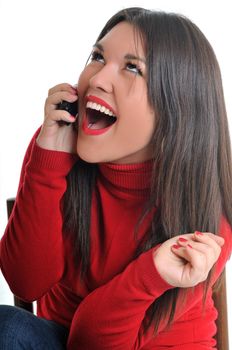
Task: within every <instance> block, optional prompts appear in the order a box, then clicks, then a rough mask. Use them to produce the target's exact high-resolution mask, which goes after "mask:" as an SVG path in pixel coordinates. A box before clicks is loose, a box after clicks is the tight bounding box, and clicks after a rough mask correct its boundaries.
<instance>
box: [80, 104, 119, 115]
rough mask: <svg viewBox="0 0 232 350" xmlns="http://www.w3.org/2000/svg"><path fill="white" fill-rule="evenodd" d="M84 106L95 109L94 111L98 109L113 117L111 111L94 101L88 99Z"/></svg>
mask: <svg viewBox="0 0 232 350" xmlns="http://www.w3.org/2000/svg"><path fill="white" fill-rule="evenodd" d="M86 108H91V109H95V110H96V111H100V112H102V113H104V114H106V115H109V116H110V117H115V115H114V114H113V112H112V111H110V110H109V109H108V108H106V107H105V106H102V105H100V104H99V103H96V102H92V101H88V102H87V104H86Z"/></svg>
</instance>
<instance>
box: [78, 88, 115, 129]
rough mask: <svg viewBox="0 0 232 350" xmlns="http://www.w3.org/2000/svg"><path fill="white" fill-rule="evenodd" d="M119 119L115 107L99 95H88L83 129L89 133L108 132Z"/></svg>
mask: <svg viewBox="0 0 232 350" xmlns="http://www.w3.org/2000/svg"><path fill="white" fill-rule="evenodd" d="M116 121H117V117H116V113H115V112H114V110H113V108H112V107H111V106H110V105H109V104H108V103H107V102H105V101H104V100H102V99H100V98H99V97H97V96H92V95H89V96H87V97H86V113H85V117H84V120H83V123H82V130H83V131H84V133H85V134H87V135H100V134H103V133H105V132H107V131H108V130H109V129H110V128H111V127H112V125H113V124H114V123H115V122H116Z"/></svg>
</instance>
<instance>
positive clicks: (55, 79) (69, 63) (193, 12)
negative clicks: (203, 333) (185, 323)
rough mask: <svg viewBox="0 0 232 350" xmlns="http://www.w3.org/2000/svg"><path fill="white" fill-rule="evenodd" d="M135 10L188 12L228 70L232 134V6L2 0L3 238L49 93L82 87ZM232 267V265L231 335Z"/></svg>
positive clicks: (0, 299)
mask: <svg viewBox="0 0 232 350" xmlns="http://www.w3.org/2000/svg"><path fill="white" fill-rule="evenodd" d="M128 6H142V7H146V8H150V9H156V10H165V11H173V12H180V13H182V14H184V15H187V16H188V17H189V18H190V19H192V20H193V21H194V22H195V23H196V24H197V25H198V26H199V27H200V29H201V30H202V31H203V32H204V34H205V35H206V36H207V38H208V39H209V41H210V42H211V44H212V46H213V48H214V50H215V52H216V55H217V58H218V61H219V64H220V66H221V72H222V77H223V85H224V92H225V99H226V105H227V111H228V117H229V123H230V128H232V105H231V96H230V95H229V93H230V92H231V88H230V84H231V80H232V79H231V78H232V74H231V64H232V50H231V34H230V33H231V32H232V19H231V10H230V0H221V1H214V0H211V1H210V0H205V1H203V0H201V1H198V0H195V1H191V2H190V1H188V0H173V1H171V0H170V1H167V0H166V1H165V0H156V1H149V0H143V1H132V0H127V1H126V0H124V1H123V0H117V1H112V2H110V1H106V0H98V1H81V0H63V1H62V0H40V1H33V0H20V1H18V0H0V45H1V46H0V121H1V124H0V237H1V236H2V234H3V231H4V227H5V225H6V222H7V214H6V206H5V201H6V198H8V197H11V196H15V194H16V190H17V183H18V178H19V172H20V168H21V163H22V159H23V155H24V152H25V149H26V147H27V144H28V142H29V140H30V138H31V136H32V135H33V133H34V131H35V130H36V129H37V127H38V126H39V125H40V124H41V123H42V120H43V105H44V100H45V98H46V95H47V90H48V89H49V88H50V87H52V86H53V85H55V84H58V83H60V82H69V83H72V84H74V83H76V82H77V79H78V75H79V73H80V72H81V70H82V69H83V66H84V64H85V62H86V59H87V57H88V55H89V53H90V50H91V48H92V45H93V44H94V42H95V40H96V38H97V35H98V33H99V32H100V30H101V29H102V27H103V26H104V24H105V22H106V21H107V20H108V18H109V17H110V16H111V15H113V14H114V13H115V12H117V11H118V10H120V9H122V8H125V7H128ZM231 267H232V262H231V261H230V262H229V263H228V265H227V277H228V278H227V284H228V293H227V294H228V304H229V310H228V311H229V312H228V314H229V325H230V329H232V318H231V314H232V303H231V300H230V299H231V298H230V296H231V295H232V284H231V280H232V271H231V270H232V268H231ZM4 303H12V295H11V293H10V291H9V289H8V287H7V284H6V282H5V281H4V280H3V277H2V276H1V275H0V304H4ZM230 342H231V340H230Z"/></svg>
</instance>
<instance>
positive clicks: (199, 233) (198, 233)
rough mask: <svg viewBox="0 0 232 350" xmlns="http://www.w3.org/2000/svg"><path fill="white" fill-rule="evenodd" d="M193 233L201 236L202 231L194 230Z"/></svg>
mask: <svg viewBox="0 0 232 350" xmlns="http://www.w3.org/2000/svg"><path fill="white" fill-rule="evenodd" d="M195 234H196V235H198V236H203V233H202V232H200V231H195Z"/></svg>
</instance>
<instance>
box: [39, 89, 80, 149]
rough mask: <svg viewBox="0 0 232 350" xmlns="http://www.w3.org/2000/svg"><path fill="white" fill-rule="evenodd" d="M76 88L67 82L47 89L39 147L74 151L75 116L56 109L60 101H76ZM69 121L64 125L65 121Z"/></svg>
mask: <svg viewBox="0 0 232 350" xmlns="http://www.w3.org/2000/svg"><path fill="white" fill-rule="evenodd" d="M77 99H78V96H77V89H76V88H74V87H73V86H71V85H69V84H65V83H64V84H59V85H56V86H54V87H53V88H51V89H50V90H49V91H48V97H47V99H46V102H45V107H44V115H45V117H44V122H43V125H42V128H41V131H40V134H39V136H38V138H37V143H38V145H39V146H40V147H42V148H45V149H49V150H54V151H63V152H69V153H75V152H76V141H77V131H76V130H75V128H74V125H73V123H74V122H75V116H71V115H70V114H69V113H68V112H67V111H64V110H58V109H57V104H58V103H60V102H62V101H64V100H65V101H68V102H75V101H77ZM64 122H68V123H70V124H69V125H66V123H64Z"/></svg>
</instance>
